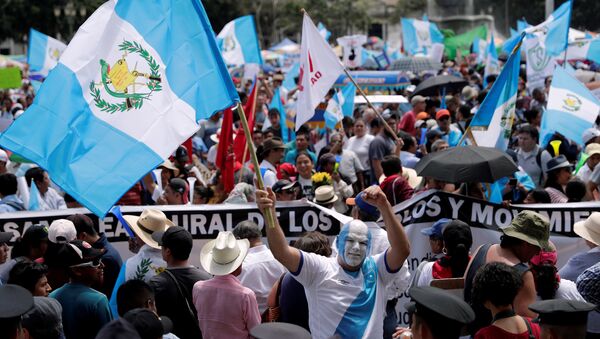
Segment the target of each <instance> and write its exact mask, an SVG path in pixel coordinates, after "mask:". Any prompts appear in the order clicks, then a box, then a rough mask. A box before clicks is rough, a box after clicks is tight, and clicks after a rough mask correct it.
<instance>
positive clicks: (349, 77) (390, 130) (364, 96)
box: [340, 62, 402, 141]
mask: <svg viewBox="0 0 600 339" xmlns="http://www.w3.org/2000/svg"><path fill="white" fill-rule="evenodd" d="M340 63H341V62H340ZM342 67H344V73H346V76H347V77H348V79H350V81H352V83H353V84H354V87H356V88H357V89H358V92H359V93H360V95H362V97H363V98H365V101H366V103H367V106H369V108H370V109H372V110H373V111H374V112H375V114H377V117H378V118H379V119H380V120H381V121H382V122H383V127H384V128H385V129H387V131H388V132H389V133H390V134H391V135H392V136H393V138H394V141H398V140H402V139H400V138H398V136H397V135H396V132H394V130H393V129H392V127H390V125H388V123H387V122H386V121H385V119H384V118H383V117H382V116H381V114H380V113H379V112H378V111H377V109H376V108H375V107H373V104H372V103H371V102H370V101H369V99H368V98H367V95H366V94H365V92H364V91H363V90H362V88H360V86H359V85H358V84H357V83H356V81H354V78H352V76H351V75H350V72H348V69H346V67H345V66H343V65H342Z"/></svg>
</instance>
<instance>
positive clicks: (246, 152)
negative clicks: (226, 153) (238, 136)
mask: <svg viewBox="0 0 600 339" xmlns="http://www.w3.org/2000/svg"><path fill="white" fill-rule="evenodd" d="M247 154H248V146H247V145H246V147H244V154H243V155H242V168H241V169H240V175H239V178H238V184H239V183H240V182H242V179H243V178H244V163H245V162H246V155H247Z"/></svg>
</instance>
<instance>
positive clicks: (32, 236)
mask: <svg viewBox="0 0 600 339" xmlns="http://www.w3.org/2000/svg"><path fill="white" fill-rule="evenodd" d="M22 238H23V240H28V241H32V242H36V241H40V240H44V239H48V227H47V226H44V225H40V224H36V225H31V226H29V228H28V229H26V230H25V233H23V237H22Z"/></svg>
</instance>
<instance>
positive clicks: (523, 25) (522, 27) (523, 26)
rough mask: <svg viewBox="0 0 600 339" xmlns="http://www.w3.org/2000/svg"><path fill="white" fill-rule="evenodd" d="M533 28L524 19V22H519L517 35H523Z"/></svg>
mask: <svg viewBox="0 0 600 339" xmlns="http://www.w3.org/2000/svg"><path fill="white" fill-rule="evenodd" d="M529 27H531V25H530V24H528V23H527V20H525V19H524V18H523V20H517V33H519V34H521V33H522V32H523V31H524V30H526V29H527V28H529Z"/></svg>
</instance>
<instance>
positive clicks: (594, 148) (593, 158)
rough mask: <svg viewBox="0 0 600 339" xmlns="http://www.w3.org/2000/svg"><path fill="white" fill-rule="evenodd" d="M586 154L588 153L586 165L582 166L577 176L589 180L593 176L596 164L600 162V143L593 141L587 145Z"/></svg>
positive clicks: (582, 179) (584, 180)
mask: <svg viewBox="0 0 600 339" xmlns="http://www.w3.org/2000/svg"><path fill="white" fill-rule="evenodd" d="M584 153H585V154H587V155H588V158H587V160H586V161H585V165H583V166H581V168H580V169H579V172H577V177H578V178H579V179H581V181H583V182H588V181H589V180H590V179H591V177H592V172H594V169H595V168H596V165H598V163H599V162H600V144H597V143H595V142H594V143H591V144H588V145H587V146H585V152H584Z"/></svg>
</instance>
